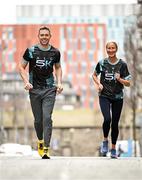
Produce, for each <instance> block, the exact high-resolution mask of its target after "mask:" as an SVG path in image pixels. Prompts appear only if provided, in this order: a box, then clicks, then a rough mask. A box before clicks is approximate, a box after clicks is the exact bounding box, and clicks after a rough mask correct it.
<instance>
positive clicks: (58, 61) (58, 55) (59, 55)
mask: <svg viewBox="0 0 142 180" xmlns="http://www.w3.org/2000/svg"><path fill="white" fill-rule="evenodd" d="M60 58H61V54H60V51H57V53H56V60H55V63H60Z"/></svg>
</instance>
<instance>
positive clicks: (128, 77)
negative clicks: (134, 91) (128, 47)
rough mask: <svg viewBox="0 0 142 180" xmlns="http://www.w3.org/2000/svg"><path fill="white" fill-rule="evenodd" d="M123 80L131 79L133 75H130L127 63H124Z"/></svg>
mask: <svg viewBox="0 0 142 180" xmlns="http://www.w3.org/2000/svg"><path fill="white" fill-rule="evenodd" d="M122 78H123V79H126V80H130V79H131V75H130V73H129V70H128V66H127V64H126V63H124V64H123V66H122Z"/></svg>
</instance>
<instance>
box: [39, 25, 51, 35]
mask: <svg viewBox="0 0 142 180" xmlns="http://www.w3.org/2000/svg"><path fill="white" fill-rule="evenodd" d="M41 30H47V31H49V33H50V34H51V31H50V29H49V28H48V27H47V26H42V27H40V28H39V31H38V33H40V31H41Z"/></svg>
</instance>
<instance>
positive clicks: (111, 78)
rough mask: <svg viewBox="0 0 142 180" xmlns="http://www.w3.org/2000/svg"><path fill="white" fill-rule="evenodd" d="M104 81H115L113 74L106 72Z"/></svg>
mask: <svg viewBox="0 0 142 180" xmlns="http://www.w3.org/2000/svg"><path fill="white" fill-rule="evenodd" d="M105 79H106V80H108V81H112V80H115V77H114V74H113V73H108V72H106V73H105Z"/></svg>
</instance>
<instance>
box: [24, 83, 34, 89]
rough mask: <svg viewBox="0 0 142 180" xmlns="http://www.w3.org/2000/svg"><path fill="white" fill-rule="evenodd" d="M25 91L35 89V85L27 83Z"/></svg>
mask: <svg viewBox="0 0 142 180" xmlns="http://www.w3.org/2000/svg"><path fill="white" fill-rule="evenodd" d="M24 89H26V90H30V89H33V85H32V84H31V83H29V82H27V83H25V86H24Z"/></svg>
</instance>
